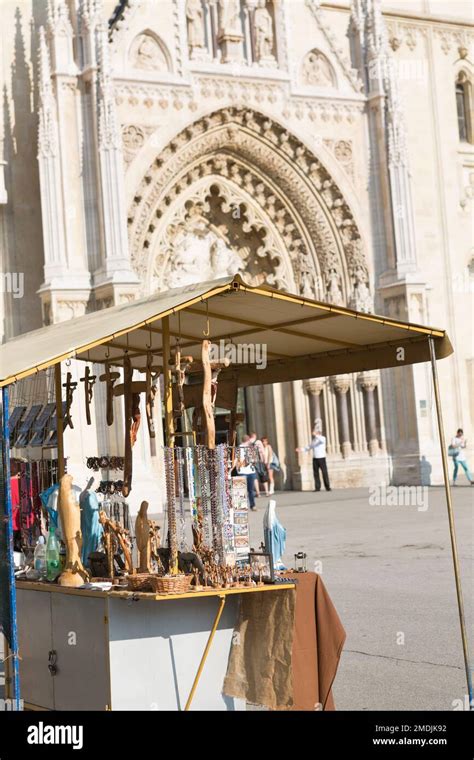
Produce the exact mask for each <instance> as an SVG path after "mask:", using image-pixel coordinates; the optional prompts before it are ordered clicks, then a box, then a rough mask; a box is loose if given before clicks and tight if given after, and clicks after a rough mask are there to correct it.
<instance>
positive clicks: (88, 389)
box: [81, 366, 96, 425]
mask: <svg viewBox="0 0 474 760" xmlns="http://www.w3.org/2000/svg"><path fill="white" fill-rule="evenodd" d="M95 380H96V376H95V375H92V374H91V370H90V367H89V366H87V367H86V371H85V373H84V377H81V383H84V394H85V402H86V421H87V424H88V425H90V424H91V403H92V395H93V391H92V389H93V387H94V383H95Z"/></svg>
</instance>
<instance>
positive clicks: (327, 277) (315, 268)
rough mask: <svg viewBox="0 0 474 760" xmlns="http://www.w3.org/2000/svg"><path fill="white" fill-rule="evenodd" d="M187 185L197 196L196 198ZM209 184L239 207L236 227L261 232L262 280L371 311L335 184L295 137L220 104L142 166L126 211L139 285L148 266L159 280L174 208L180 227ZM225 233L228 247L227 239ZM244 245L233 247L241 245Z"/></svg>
mask: <svg viewBox="0 0 474 760" xmlns="http://www.w3.org/2000/svg"><path fill="white" fill-rule="evenodd" d="M204 178H207V180H209V181H207V180H206V181H204ZM211 180H212V181H211ZM199 183H200V184H199ZM193 187H196V191H197V192H198V189H199V192H201V196H199V198H195V199H194V200H193V198H192V192H190V189H192V188H193ZM211 187H214V190H213V192H214V196H215V198H217V199H219V198H221V199H222V202H220V204H219V203H218V206H219V205H220V206H222V203H227V205H229V203H232V204H234V206H238V207H239V208H240V210H241V213H242V215H243V224H242V231H244V224H245V225H247V227H248V228H249V229H251V230H252V231H253V233H254V234H255V235H257V236H258V235H259V234H260V235H261V246H260V247H257V249H256V255H258V256H259V257H260V259H261V260H262V261H263V260H265V261H266V262H267V264H268V263H269V262H272V267H273V270H272V272H268V273H267V277H269V278H270V279H271V278H272V277H273V279H274V281H275V283H276V284H281V285H282V286H284V287H288V288H289V289H295V290H297V291H299V292H300V293H302V294H304V295H306V296H310V295H315V296H316V297H319V298H327V299H328V300H330V301H333V302H336V303H349V304H351V305H353V306H357V307H358V308H363V309H366V310H369V309H370V308H371V303H372V299H371V296H370V293H369V273H368V267H367V261H366V256H365V251H364V246H363V243H362V238H361V235H360V232H359V228H358V226H357V224H356V221H355V219H354V216H353V213H352V211H351V209H350V207H349V205H348V203H347V201H346V199H345V198H344V197H343V195H342V193H341V192H340V189H339V187H338V186H337V184H336V183H335V182H334V180H333V178H332V176H331V175H330V174H329V172H328V171H327V169H326V168H325V167H324V166H323V164H322V163H321V161H320V160H319V159H318V158H317V157H316V156H315V155H314V154H313V153H312V152H311V151H310V150H309V149H308V148H307V147H306V146H305V145H303V143H302V142H301V141H300V140H299V139H297V138H296V137H295V136H294V135H293V134H291V133H290V132H288V131H287V130H286V129H285V128H283V127H282V126H281V125H279V124H277V123H276V122H275V121H273V120H272V119H270V118H268V117H266V116H263V115H262V114H260V113H256V112H255V111H250V110H246V109H237V108H226V109H223V110H220V111H216V112H214V113H212V114H210V115H209V116H206V117H204V118H201V119H199V120H198V121H196V122H195V123H193V124H192V125H190V126H188V127H186V128H185V129H184V130H182V132H181V133H180V134H178V135H177V137H175V138H174V139H173V140H172V141H171V142H170V143H169V144H168V145H167V147H166V148H165V149H164V150H163V151H162V152H161V153H160V154H159V156H158V157H157V158H156V159H155V161H154V162H153V163H152V165H151V166H150V167H149V168H148V171H147V172H146V173H145V175H144V177H143V179H142V181H141V183H140V184H139V186H138V188H137V191H136V193H135V196H134V198H133V201H132V203H131V206H130V209H129V215H128V225H129V240H130V251H131V257H132V264H133V267H134V269H135V270H136V271H137V273H138V274H139V276H140V277H141V279H142V281H145V280H147V281H148V282H150V280H149V273H150V271H154V272H155V274H154V275H153V276H154V277H155V280H154V282H155V283H156V284H158V282H159V274H157V272H156V267H157V261H159V256H161V257H162V259H161V261H162V263H163V266H165V261H166V260H167V259H166V256H168V259H169V252H168V253H166V250H167V249H166V246H167V245H168V248H169V240H170V238H169V236H170V234H172V230H171V231H170V225H171V227H173V225H174V226H176V223H177V218H178V217H179V212H178V209H179V207H180V206H181V208H182V209H183V208H186V203H188V207H187V210H186V211H185V212H184V215H183V212H181V224H186V223H188V224H189V219H187V220H186V213H188V212H189V210H190V208H191V206H192V205H193V203H194V205H196V203H197V204H198V205H199V203H201V204H209V202H210V200H212V198H211V199H210V196H209V193H210V189H211ZM203 188H205V189H203ZM206 193H208V196H209V197H206ZM198 194H199V193H198ZM229 197H230V198H231V199H232V200H231V201H229ZM214 202H215V199H214ZM189 204H190V205H189ZM239 204H240V205H239ZM171 209H172V211H171ZM199 213H201V215H203V214H204V215H205V214H208V213H209V209H208V208H204V207H200V210H199V211H197V210H196V209H194V210H193V211H192V214H193V215H194V216H195V217H196V216H198V215H199ZM265 220H266V222H265ZM224 226H225V225H224ZM265 226H266V227H267V232H266V233H264V227H265ZM223 235H224V238H225V240H226V243H227V245H229V244H230V241H229V236H228V235H226V233H225V232H224V233H223ZM241 242H242V241H240V243H239V241H238V240H237V241H236V242H235V245H234V246H232V248H233V250H237V251H240V244H241ZM157 257H158V259H157ZM290 270H291V276H290ZM157 277H158V280H157V279H156V278H157Z"/></svg>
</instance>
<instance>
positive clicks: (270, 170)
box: [0, 0, 474, 498]
mask: <svg viewBox="0 0 474 760" xmlns="http://www.w3.org/2000/svg"><path fill="white" fill-rule="evenodd" d="M470 15H471V12H470V4H469V3H467V2H432V1H431V0H411V2H406V1H405V0H393V2H390V3H385V2H380V0H352V2H351V3H348V2H343V1H341V2H339V0H333V2H328V3H325V2H319V1H318V0H122V2H120V3H118V4H117V3H116V1H115V0H50V2H47V0H4V2H2V4H1V6H0V19H1V26H2V30H3V40H2V43H3V55H2V61H1V65H2V69H1V72H0V74H1V78H2V89H3V93H2V94H3V112H2V117H1V129H0V137H1V140H2V142H1V143H0V204H1V205H0V241H1V245H2V261H3V264H2V271H3V273H4V274H3V284H4V287H3V289H2V293H1V294H0V298H1V299H2V305H3V317H4V318H3V321H2V338H3V340H6V339H11V338H12V337H14V336H15V335H17V334H19V333H22V332H25V331H27V330H31V329H35V328H37V327H40V326H41V325H42V324H50V323H52V322H58V321H61V320H66V319H69V318H71V317H76V316H80V315H82V314H85V313H87V312H89V311H91V310H95V309H102V308H106V307H108V306H111V305H114V304H119V303H124V302H127V301H131V300H133V299H136V298H140V297H143V296H146V295H149V294H151V293H153V292H156V291H161V290H165V289H167V288H171V287H180V286H183V285H186V284H188V283H190V282H196V281H200V280H203V281H204V280H211V279H214V278H218V277H220V276H223V275H226V274H230V273H234V272H236V271H240V272H241V273H242V275H243V276H244V277H245V278H246V279H247V281H248V282H249V283H250V284H260V283H262V282H267V283H269V284H271V285H274V286H276V287H278V288H283V289H285V290H288V291H290V292H292V293H299V294H301V295H303V296H305V297H310V298H316V299H319V300H323V301H329V302H331V303H334V304H344V305H348V306H350V307H352V308H355V309H358V310H360V311H366V312H372V311H375V312H376V313H379V314H386V315H387V316H390V317H392V318H399V319H401V320H409V321H412V322H416V323H427V324H432V325H434V326H439V327H443V328H445V329H447V331H448V334H449V335H450V337H451V340H452V342H453V345H454V348H455V354H454V356H453V357H451V358H450V359H449V360H446V361H445V362H441V363H440V367H439V371H440V382H441V388H442V394H443V403H444V410H445V425H446V432H447V433H448V434H450V433H451V431H455V429H456V428H457V427H460V426H461V427H463V428H464V430H465V432H466V433H467V435H468V438H469V432H468V431H469V430H470V428H471V427H472V424H473V421H474V400H473V395H472V393H473V383H472V368H473V361H474V359H473V349H472V334H471V321H472V292H473V283H474V279H473V278H474V258H473V237H472V197H473V192H474V179H473V178H474V146H473V129H474V123H473V116H472V82H473V77H474V65H473V61H474V50H473V24H472V19H471V18H470ZM12 273H24V292H23V293H22V295H23V297H22V298H20V297H17V296H18V295H19V294H18V293H13V292H12V288H11V287H10V288H9V287H8V284H9V280H8V274H12ZM10 279H11V278H10ZM10 284H11V282H10ZM244 316H245V318H247V319H248V318H251V315H244ZM73 364H74V363H73ZM73 370H74V371H75V372H77V373H81V372H82V368H79V369H77V368H74V367H73ZM242 404H243V408H244V411H245V415H246V420H245V425H246V427H247V429H248V430H256V431H257V432H258V433H259V434H260V435H262V434H266V435H267V436H268V437H269V439H270V441H271V442H272V444H273V446H274V448H275V449H276V450H277V451H278V454H279V458H280V460H281V462H282V465H283V467H282V473H281V475H280V484H279V485H280V486H281V487H283V488H288V489H309V488H312V471H311V462H310V460H309V458H307V457H306V456H302V455H298V454H297V453H296V452H295V449H296V448H297V447H299V446H304V445H305V444H306V443H308V441H309V439H310V437H311V430H312V427H313V425H314V424H315V421H316V424H317V425H318V426H319V427H320V428H322V429H323V431H324V432H325V434H326V436H327V440H328V463H329V469H330V472H331V476H332V481H333V484H334V486H336V487H342V486H362V485H368V484H373V483H388V482H392V483H395V484H412V483H416V484H419V483H422V484H425V485H427V484H429V483H437V482H440V480H441V470H440V460H439V452H438V448H437V447H438V442H437V431H436V423H435V417H434V408H433V406H434V402H433V391H432V385H431V378H430V370H429V367H426V366H425V365H417V366H415V367H405V368H400V369H395V370H390V371H382V372H370V373H360V374H357V375H342V376H335V377H328V378H317V379H313V380H307V381H304V382H293V383H288V384H283V385H275V386H261V387H258V388H255V389H249V390H248V391H247V392H246V393H245V394H244V397H243V400H242ZM102 408H103V401H102V400H101V397H100V392H99V391H98V392H97V395H96V416H95V419H94V420H93V421H92V426H91V428H87V426H86V425H85V423H84V421H83V420H81V421H80V422H78V424H77V425H75V430H74V431H68V432H67V444H68V447H69V456H70V457H71V460H72V461H73V462H74V461H75V462H76V463H77V464H78V465H79V464H80V463H83V462H84V458H85V457H86V456H94V455H102V454H105V453H112V454H113V453H116V454H120V453H122V452H120V451H119V450H118V449H119V442H118V440H115V439H112V437H111V434H110V432H109V431H107V430H106V431H105V432H104V425H103V411H102ZM78 416H80V411H79V408H78ZM140 446H141V453H140V459H141V461H142V467H143V472H148V473H149V472H152V471H153V470H155V471H156V472H158V473H159V470H160V464H159V458H160V452H159V446H158V447H156V448H155V449H154V450H151V449H150V444H149V441H147V440H145V438H144V437H143V438H142V440H141V442H140ZM99 449H100V450H99ZM157 498H158V497H157Z"/></svg>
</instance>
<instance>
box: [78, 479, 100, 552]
mask: <svg viewBox="0 0 474 760" xmlns="http://www.w3.org/2000/svg"><path fill="white" fill-rule="evenodd" d="M93 482H94V478H91V479H90V480H89V482H88V484H87V486H86V487H85V489H84V490H83V491H82V493H81V495H80V496H79V506H80V508H81V532H82V552H81V558H82V564H83V565H84V567H89V564H90V563H89V557H90V555H91V554H92V553H93V552H96V551H98V548H99V545H100V539H101V536H102V533H103V528H102V525H101V524H100V522H99V509H100V507H99V500H98V498H97V496H96V494H95V491H92V489H91V486H92V483H93Z"/></svg>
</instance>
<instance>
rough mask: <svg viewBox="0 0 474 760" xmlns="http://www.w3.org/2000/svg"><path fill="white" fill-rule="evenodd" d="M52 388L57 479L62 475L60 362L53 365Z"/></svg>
mask: <svg viewBox="0 0 474 760" xmlns="http://www.w3.org/2000/svg"><path fill="white" fill-rule="evenodd" d="M54 389H55V396H56V426H57V427H56V429H57V436H58V443H57V450H58V480H61V478H62V476H63V475H64V423H63V399H62V386H61V362H58V363H57V364H55V365H54Z"/></svg>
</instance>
